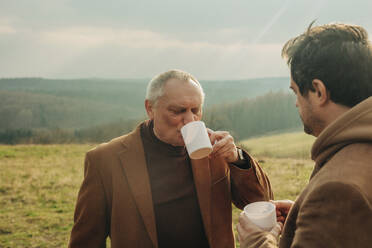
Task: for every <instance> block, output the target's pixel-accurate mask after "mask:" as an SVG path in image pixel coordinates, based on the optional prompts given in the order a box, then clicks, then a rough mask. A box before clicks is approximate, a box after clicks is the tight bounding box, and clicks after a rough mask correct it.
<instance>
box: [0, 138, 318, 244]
mask: <svg viewBox="0 0 372 248" xmlns="http://www.w3.org/2000/svg"><path fill="white" fill-rule="evenodd" d="M312 142H313V138H311V137H310V136H307V135H305V134H303V133H302V132H298V133H290V134H278V135H272V136H269V137H261V138H254V139H249V140H245V141H242V142H241V145H242V146H244V147H245V148H246V149H247V150H249V151H250V153H251V154H252V155H253V156H255V158H256V159H257V160H258V161H259V163H260V164H261V166H262V167H263V168H264V170H265V171H266V172H267V174H268V175H269V177H270V180H271V183H272V187H273V190H274V194H275V199H292V200H294V199H295V198H296V196H297V195H298V194H299V192H301V190H302V189H303V187H304V186H305V185H306V183H307V181H308V178H309V175H310V173H311V170H312V167H313V162H312V161H311V160H310V159H309V151H310V148H311V144H312ZM94 146H95V144H83V145H82V144H80V145H77V144H68V145H67V144H65V145H15V146H8V145H0V248H16V247H40V248H41V247H51V248H52V247H67V244H68V240H69V234H70V231H71V228H72V225H73V212H74V205H75V201H76V197H77V193H78V190H79V187H80V184H81V182H82V179H83V160H84V154H85V152H86V151H88V150H89V149H91V148H93V147H94ZM239 213H240V210H239V209H236V208H234V211H233V220H234V223H236V221H237V218H238V215H239ZM108 243H109V242H108ZM238 247H239V244H238Z"/></svg>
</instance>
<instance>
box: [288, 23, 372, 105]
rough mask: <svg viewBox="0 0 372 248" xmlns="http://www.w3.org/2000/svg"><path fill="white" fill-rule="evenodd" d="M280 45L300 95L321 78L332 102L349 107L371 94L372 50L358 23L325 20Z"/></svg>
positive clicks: (312, 89)
mask: <svg viewBox="0 0 372 248" xmlns="http://www.w3.org/2000/svg"><path fill="white" fill-rule="evenodd" d="M313 23H314V22H312V23H311V24H310V25H309V27H308V29H307V31H306V32H305V33H303V34H301V35H299V36H297V37H295V38H293V39H291V40H289V41H288V42H287V43H286V44H285V45H284V47H283V50H282V56H283V57H284V58H286V59H287V63H288V65H289V66H290V69H291V76H292V79H293V81H294V82H295V83H296V84H297V86H298V87H299V90H300V93H301V95H307V93H308V92H309V90H311V91H314V88H313V86H312V81H313V80H314V79H319V80H321V81H322V82H323V83H324V85H325V87H326V88H327V90H328V92H329V94H330V98H331V100H332V101H333V102H335V103H338V104H342V105H345V106H348V107H353V106H354V105H356V104H358V103H360V102H361V101H363V100H365V99H366V98H368V97H369V96H371V95H372V51H371V44H370V42H369V41H368V34H367V32H366V30H365V29H364V28H362V27H360V26H354V25H347V24H328V25H322V26H316V27H311V26H312V24H313Z"/></svg>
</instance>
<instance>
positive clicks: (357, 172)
mask: <svg viewBox="0 0 372 248" xmlns="http://www.w3.org/2000/svg"><path fill="white" fill-rule="evenodd" d="M311 152H312V159H313V160H314V161H315V167H314V171H313V173H312V175H311V179H310V182H309V184H308V185H307V187H306V188H305V190H304V191H303V192H302V193H301V195H300V196H299V197H298V199H297V200H296V202H295V204H294V205H293V207H292V209H291V211H290V212H289V214H288V217H287V220H286V223H285V226H284V230H283V232H282V233H283V235H282V237H281V240H280V245H279V247H282V248H285V247H317V248H321V247H327V248H330V247H350V248H358V247H372V97H370V98H368V99H367V100H365V101H363V102H362V103H360V104H358V105H357V106H355V107H354V108H352V109H350V110H349V111H348V112H346V113H345V114H343V115H342V116H340V117H339V118H338V119H337V120H336V121H334V122H333V123H332V124H331V125H329V126H328V127H327V128H326V129H325V130H323V132H322V133H321V134H320V135H319V137H318V138H317V139H316V141H315V143H314V145H313V147H312V151H311ZM276 246H277V244H276V241H275V239H273V238H272V237H271V236H270V235H269V234H267V233H256V234H254V235H252V236H250V237H249V238H248V239H247V240H246V241H245V242H244V246H242V247H276Z"/></svg>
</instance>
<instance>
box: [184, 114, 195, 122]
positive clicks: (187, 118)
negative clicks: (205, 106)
mask: <svg viewBox="0 0 372 248" xmlns="http://www.w3.org/2000/svg"><path fill="white" fill-rule="evenodd" d="M192 121H195V115H194V113H193V112H192V111H187V112H186V113H185V116H184V118H183V124H184V125H186V124H187V123H189V122H192Z"/></svg>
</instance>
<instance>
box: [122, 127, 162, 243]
mask: <svg viewBox="0 0 372 248" xmlns="http://www.w3.org/2000/svg"><path fill="white" fill-rule="evenodd" d="M122 143H123V145H124V147H125V149H124V150H123V151H122V152H121V153H120V154H119V156H120V160H121V164H122V166H123V168H124V172H125V174H126V178H127V180H128V183H129V187H130V189H131V191H132V193H133V196H134V199H135V201H136V204H137V207H138V210H139V212H140V214H141V216H142V219H143V223H144V224H145V227H146V230H147V232H148V233H149V236H150V238H151V240H152V242H153V244H154V247H158V240H157V234H156V224H155V214H154V207H153V201H152V195H151V186H150V179H149V174H148V171H147V166H146V160H145V153H144V149H143V145H142V140H141V135H140V128H139V127H137V129H136V131H134V132H133V133H131V134H130V135H128V136H127V139H125V140H124V141H123V142H122Z"/></svg>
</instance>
